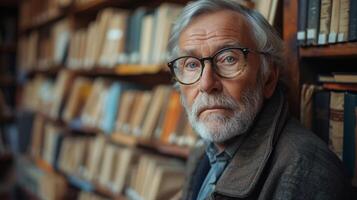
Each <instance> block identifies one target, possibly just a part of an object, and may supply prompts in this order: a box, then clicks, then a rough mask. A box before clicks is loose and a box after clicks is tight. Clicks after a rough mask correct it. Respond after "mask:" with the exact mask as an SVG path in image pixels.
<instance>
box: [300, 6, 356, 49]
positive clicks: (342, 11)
mask: <svg viewBox="0 0 357 200" xmlns="http://www.w3.org/2000/svg"><path fill="white" fill-rule="evenodd" d="M298 17H299V18H298V19H299V20H298V33H297V41H298V44H299V45H301V46H305V45H326V44H333V43H337V42H348V41H356V40H357V2H356V1H354V0H301V1H299V16H298Z"/></svg>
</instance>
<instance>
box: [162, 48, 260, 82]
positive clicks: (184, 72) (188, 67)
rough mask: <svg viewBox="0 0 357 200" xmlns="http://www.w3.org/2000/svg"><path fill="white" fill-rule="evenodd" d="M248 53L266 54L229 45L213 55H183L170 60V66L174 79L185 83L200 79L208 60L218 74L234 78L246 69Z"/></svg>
mask: <svg viewBox="0 0 357 200" xmlns="http://www.w3.org/2000/svg"><path fill="white" fill-rule="evenodd" d="M248 53H262V54H265V53H264V52H259V51H254V50H251V49H249V48H241V47H229V48H224V49H221V50H219V51H218V52H216V53H215V54H214V55H213V56H211V57H205V58H197V57H194V56H182V57H179V58H176V59H174V60H173V61H171V62H169V63H168V67H169V68H170V71H171V73H172V74H173V76H174V79H175V80H177V81H178V82H179V83H181V84H183V85H191V84H194V83H196V82H197V81H199V80H200V78H201V76H202V73H203V69H204V67H205V61H206V60H208V61H210V62H211V64H212V67H213V70H214V71H215V73H216V74H217V75H218V76H220V77H222V78H234V77H235V76H237V75H238V74H240V73H242V72H243V71H244V69H245V67H246V65H247V55H248Z"/></svg>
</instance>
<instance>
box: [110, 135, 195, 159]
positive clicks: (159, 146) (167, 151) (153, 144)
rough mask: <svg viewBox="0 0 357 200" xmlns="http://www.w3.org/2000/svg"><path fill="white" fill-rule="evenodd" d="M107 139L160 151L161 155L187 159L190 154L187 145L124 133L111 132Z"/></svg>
mask: <svg viewBox="0 0 357 200" xmlns="http://www.w3.org/2000/svg"><path fill="white" fill-rule="evenodd" d="M109 140H110V141H112V142H114V143H118V144H120V145H126V146H138V147H141V148H144V149H148V150H150V151H153V152H157V153H160V154H162V155H166V156H173V157H177V158H182V159H187V158H188V156H189V154H190V148H189V147H184V146H178V145H174V144H167V143H163V142H161V141H158V140H146V139H142V138H138V137H135V136H132V135H127V134H124V133H113V134H112V135H111V136H110V138H109Z"/></svg>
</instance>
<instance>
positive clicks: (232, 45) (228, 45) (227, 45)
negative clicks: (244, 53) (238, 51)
mask: <svg viewBox="0 0 357 200" xmlns="http://www.w3.org/2000/svg"><path fill="white" fill-rule="evenodd" d="M230 47H244V46H243V45H242V44H241V43H240V42H238V41H234V42H228V43H224V44H222V45H218V46H217V47H216V49H215V50H216V51H215V52H217V51H219V50H221V49H225V48H230Z"/></svg>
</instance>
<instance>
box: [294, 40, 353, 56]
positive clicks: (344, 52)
mask: <svg viewBox="0 0 357 200" xmlns="http://www.w3.org/2000/svg"><path fill="white" fill-rule="evenodd" d="M299 52H300V57H301V58H314V57H315V58H322V57H353V56H357V42H353V43H340V44H332V45H327V46H312V47H300V48H299Z"/></svg>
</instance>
